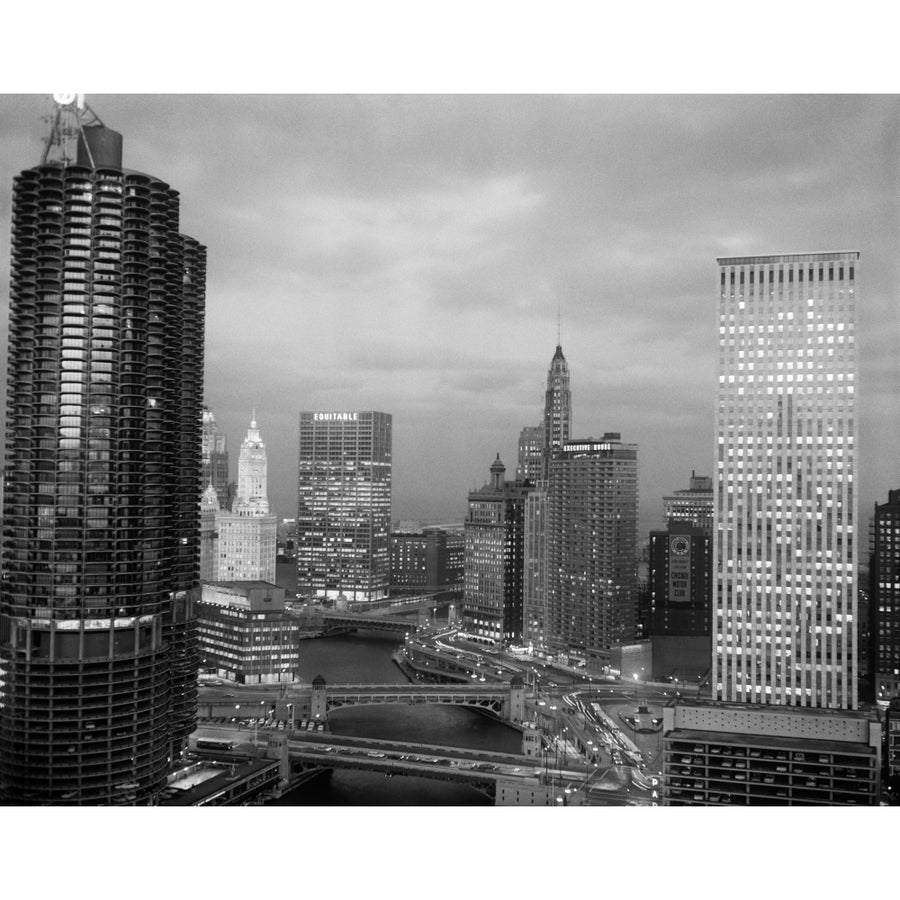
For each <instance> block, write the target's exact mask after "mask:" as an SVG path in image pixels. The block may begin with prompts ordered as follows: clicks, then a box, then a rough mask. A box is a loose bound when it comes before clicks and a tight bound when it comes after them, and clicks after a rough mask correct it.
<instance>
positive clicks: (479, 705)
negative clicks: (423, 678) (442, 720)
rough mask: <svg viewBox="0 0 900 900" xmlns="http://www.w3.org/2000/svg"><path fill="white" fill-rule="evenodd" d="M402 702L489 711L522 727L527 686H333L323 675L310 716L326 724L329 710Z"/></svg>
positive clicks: (317, 680)
mask: <svg viewBox="0 0 900 900" xmlns="http://www.w3.org/2000/svg"><path fill="white" fill-rule="evenodd" d="M384 703H401V704H404V705H407V706H419V705H424V704H429V703H438V704H445V705H451V706H468V707H473V708H475V709H480V710H483V711H485V712H490V713H492V714H494V715H495V716H497V718H498V719H501V720H502V721H504V722H507V723H509V724H512V725H521V724H522V723H523V722H524V721H525V684H524V682H523V681H522V679H521V678H518V677H513V679H512V680H511V681H510V682H508V683H502V682H501V683H497V684H465V685H462V684H460V685H455V684H430V685H420V684H381V685H379V684H334V685H328V684H326V682H325V679H324V678H322V676H321V675H318V676H316V678H314V679H313V683H312V695H311V701H310V714H311V716H312V717H313V718H314V719H318V720H319V721H325V720H326V718H327V715H328V712H329V710H333V709H339V708H340V707H343V706H362V705H371V704H384Z"/></svg>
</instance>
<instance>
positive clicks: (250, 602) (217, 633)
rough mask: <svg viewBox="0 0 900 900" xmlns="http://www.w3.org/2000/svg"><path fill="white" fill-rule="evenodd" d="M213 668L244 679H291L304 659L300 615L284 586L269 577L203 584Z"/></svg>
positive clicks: (202, 622)
mask: <svg viewBox="0 0 900 900" xmlns="http://www.w3.org/2000/svg"><path fill="white" fill-rule="evenodd" d="M197 616H198V619H199V632H200V654H201V659H202V660H204V664H205V667H206V668H207V669H212V670H214V671H215V672H216V673H217V674H218V676H219V677H220V678H227V679H229V680H230V681H236V682H238V683H239V684H274V683H279V682H291V681H294V680H295V678H296V677H297V669H298V667H299V664H300V650H299V641H300V637H299V635H300V620H299V619H297V618H295V617H293V616H291V615H290V614H289V613H288V612H287V611H286V610H285V608H284V588H280V587H277V586H276V585H274V584H270V583H268V582H265V581H241V582H216V583H213V584H204V585H203V595H202V598H201V601H200V603H198V604H197Z"/></svg>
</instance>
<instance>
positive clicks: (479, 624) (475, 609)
mask: <svg viewBox="0 0 900 900" xmlns="http://www.w3.org/2000/svg"><path fill="white" fill-rule="evenodd" d="M505 472H506V466H504V465H503V463H502V462H501V460H500V455H499V454H497V458H496V459H495V460H494V462H493V463H492V464H491V480H490V482H488V483H487V484H486V485H484V487H481V488H479V489H478V490H476V491H472V492H471V493H470V494H469V514H468V516H466V526H465V527H466V564H465V596H464V600H463V619H464V624H465V628H466V630H467V631H468V632H469V633H470V634H473V635H475V636H476V637H479V638H482V639H484V640H487V641H491V642H493V643H497V644H502V643H514V644H515V643H519V642H521V640H522V631H523V594H522V586H523V574H524V541H525V501H526V498H527V497H528V494H529V493H530V492H531V490H532V486H531V485H530V484H528V483H526V482H523V481H506V480H504V478H503V476H504V474H505Z"/></svg>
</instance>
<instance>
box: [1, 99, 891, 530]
mask: <svg viewBox="0 0 900 900" xmlns="http://www.w3.org/2000/svg"><path fill="white" fill-rule="evenodd" d="M87 99H88V103H89V104H90V106H91V107H92V108H93V110H94V111H95V112H96V113H97V114H98V115H99V116H100V118H101V119H102V120H103V121H104V123H105V124H106V125H108V126H109V127H110V128H113V129H115V130H117V131H119V132H121V133H122V134H123V136H124V162H125V166H126V167H127V168H131V169H137V170H140V171H145V172H148V173H151V174H153V175H156V176H158V177H160V178H162V179H164V180H166V181H168V183H169V184H170V185H171V186H172V187H174V188H175V189H176V190H178V191H179V192H180V194H181V230H182V231H184V232H185V233H187V234H190V235H191V236H193V237H195V238H196V239H197V240H199V241H201V242H202V243H203V244H205V245H206V247H207V248H208V280H207V305H206V359H205V371H206V376H205V401H206V403H207V404H208V405H209V406H210V407H211V408H212V410H213V411H214V413H215V416H216V419H217V421H219V422H220V424H221V425H222V427H223V428H224V430H225V432H226V435H227V438H228V443H229V451H230V455H231V463H232V470H233V474H235V473H236V465H237V455H238V449H239V446H240V441H241V439H242V438H243V436H244V434H245V432H246V429H247V425H248V424H249V420H250V415H251V410H252V409H253V408H254V407H255V408H256V414H257V420H258V423H259V428H260V432H261V435H262V438H263V440H264V441H265V444H266V448H267V451H268V458H269V495H270V498H269V499H270V501H271V502H272V504H273V505H274V508H275V511H276V513H277V515H278V516H279V517H284V516H293V515H295V514H296V483H297V478H296V463H297V427H298V413H299V411H301V410H328V411H340V410H368V409H374V410H380V411H384V412H389V413H392V414H393V420H394V448H393V449H394V470H393V474H394V490H393V509H394V518H395V519H404V520H406V519H419V520H423V521H438V520H440V521H461V520H462V518H463V516H464V514H465V510H466V496H467V493H468V491H469V490H471V489H472V488H473V487H475V486H480V485H481V484H483V483H484V482H485V481H486V480H487V478H488V467H489V465H490V463H491V461H492V460H493V459H494V456H495V455H496V453H498V452H499V453H500V456H501V458H502V460H503V461H504V463H505V464H506V467H507V475H508V477H512V476H513V475H514V471H515V465H516V447H517V440H518V434H519V431H520V429H521V428H522V427H523V426H525V425H535V424H538V422H539V421H540V419H541V413H542V405H543V391H544V386H545V380H546V373H547V369H548V367H549V364H550V360H551V358H552V356H553V352H554V348H555V345H556V337H557V310H559V314H560V319H561V342H562V347H563V352H564V353H565V356H566V359H567V360H568V362H569V367H570V371H571V380H572V401H573V437H589V436H594V437H599V436H600V435H601V434H602V433H603V432H604V431H619V432H621V434H622V438H623V440H626V441H633V442H635V443H637V444H638V445H639V451H638V459H639V467H640V495H641V530H642V533H646V531H648V530H649V529H650V528H652V527H657V526H659V525H661V524H662V499H661V498H662V496H663V495H664V494H665V493H667V492H669V491H672V490H675V489H679V488H683V487H687V483H688V478H689V476H690V473H691V470H692V469H693V470H696V471H697V473H698V474H712V461H713V449H714V445H713V430H714V398H715V395H714V390H715V354H716V347H717V332H716V327H717V322H716V293H717V279H716V273H717V268H716V257H717V256H722V255H753V254H763V253H772V252H800V251H821V250H859V251H860V252H861V254H862V255H861V260H860V266H859V273H860V274H859V284H860V287H859V295H858V297H859V300H858V304H859V305H858V347H859V357H860V388H859V403H860V408H859V416H860V425H861V427H860V471H861V508H860V512H861V517H862V520H863V523H866V522H867V521H868V518H869V515H870V513H871V506H872V504H873V503H874V502H875V501H876V500H879V501H880V500H884V499H886V498H887V491H888V489H889V488H894V487H900V465H898V451H897V447H898V440H897V439H898V421H900V418H898V409H897V375H898V372H897V347H898V346H900V320H898V304H897V299H898V268H897V252H898V251H897V248H898V246H900V233H898V230H900V229H898V214H897V213H898V204H897V200H898V193H897V188H898V171H897V161H898V155H900V146H898V124H900V116H898V113H900V100H898V98H897V97H896V96H834V97H831V96H821V95H820V96H735V97H729V96H640V95H637V96H597V95H573V96H477V95H468V96H422V95H414V96H372V95H364V96H352V95H336V96H303V95H293V96H266V95H251V96H222V95H216V96H190V95H151V96H139V95H129V96H102V95H89V96H88V98H87ZM50 105H51V104H50V100H49V98H47V97H45V96H43V95H32V96H10V95H3V96H0V123H2V128H0V235H3V236H5V237H0V296H2V298H3V301H4V304H8V296H9V294H8V286H9V280H8V276H9V252H8V247H9V230H10V222H9V211H10V209H9V208H10V191H11V183H12V178H13V176H14V175H15V174H16V173H17V172H18V171H20V170H21V169H24V168H28V167H30V166H32V165H35V164H37V163H38V162H39V160H40V154H41V148H42V138H43V136H44V134H45V132H46V129H47V126H46V124H45V123H44V122H43V121H42V118H41V117H42V116H44V115H46V114H47V113H48V112H49V111H50ZM7 318H8V316H7V314H4V316H3V324H2V328H3V334H2V340H3V346H4V348H5V345H6V332H7V326H8V322H7ZM4 368H5V367H4ZM864 527H865V526H864Z"/></svg>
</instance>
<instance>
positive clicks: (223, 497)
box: [200, 407, 231, 509]
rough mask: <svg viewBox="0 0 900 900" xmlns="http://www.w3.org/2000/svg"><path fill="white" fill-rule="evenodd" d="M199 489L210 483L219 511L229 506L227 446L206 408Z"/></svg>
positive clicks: (203, 419)
mask: <svg viewBox="0 0 900 900" xmlns="http://www.w3.org/2000/svg"><path fill="white" fill-rule="evenodd" d="M201 435H202V436H201V450H200V452H201V467H200V489H201V490H205V489H206V487H207V485H208V484H210V482H211V483H212V486H213V487H214V488H215V490H216V495H217V496H218V500H219V507H220V508H221V509H228V507H230V506H231V503H230V498H229V494H228V445H227V443H226V441H225V435H224V434H223V433H222V432H221V431H220V430H219V426H218V424H217V423H216V417H215V416H214V415H213V411H212V410H211V409H209V408H208V407H204V408H203V418H202V431H201Z"/></svg>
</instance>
